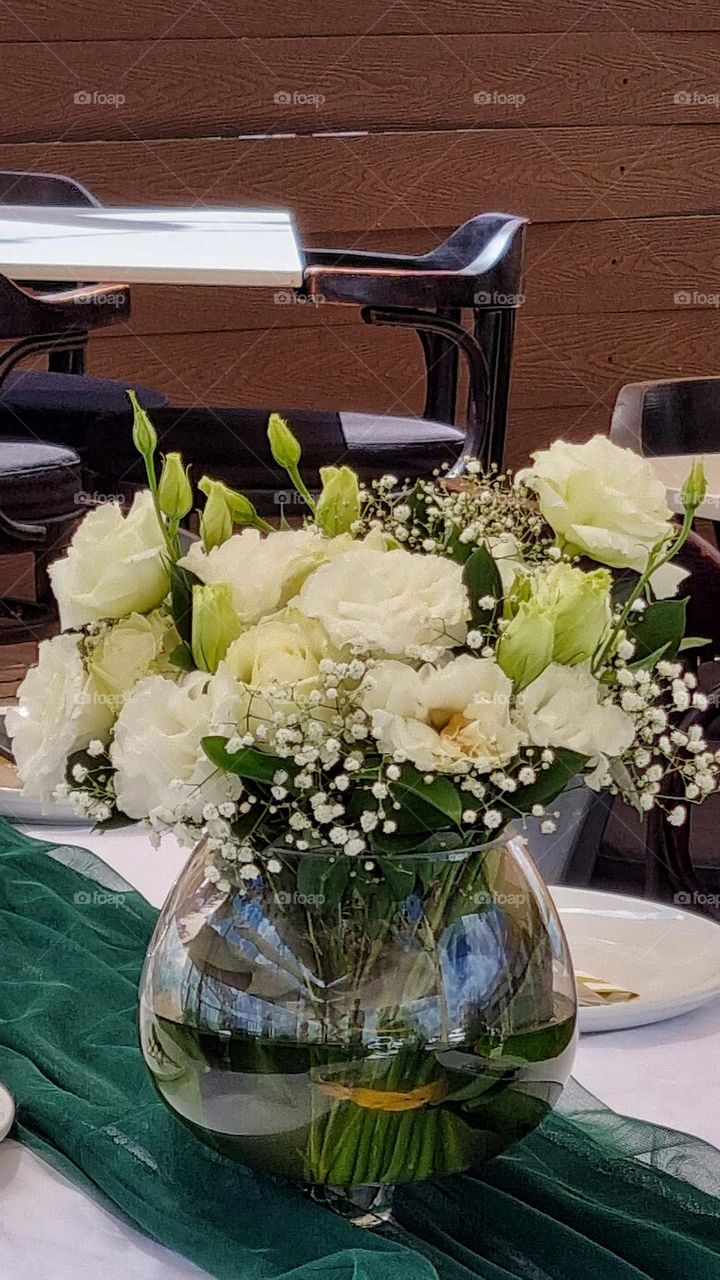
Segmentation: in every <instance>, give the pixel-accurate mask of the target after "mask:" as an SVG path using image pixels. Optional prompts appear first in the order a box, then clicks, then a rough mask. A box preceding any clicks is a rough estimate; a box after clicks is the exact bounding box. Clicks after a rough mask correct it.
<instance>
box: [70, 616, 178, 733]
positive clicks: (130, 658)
mask: <svg viewBox="0 0 720 1280" xmlns="http://www.w3.org/2000/svg"><path fill="white" fill-rule="evenodd" d="M179 643H180V637H179V635H178V633H177V631H176V630H175V626H174V623H173V620H172V618H171V616H170V615H169V614H168V613H165V611H164V610H162V609H153V610H152V612H151V613H147V614H145V613H131V614H130V615H129V617H127V618H121V619H120V620H119V621H118V622H116V623H114V624H113V625H112V626H111V627H108V629H107V630H106V631H104V632H103V634H101V635H100V636H99V637H98V638H97V639H96V640H90V642H89V658H88V669H89V671H90V674H91V675H92V677H93V679H94V681H95V684H96V686H97V688H98V689H99V690H100V691H101V692H102V693H104V694H105V695H107V698H108V700H109V702H110V704H111V705H114V706H115V708H116V709H117V710H119V708H120V707H121V706H122V703H123V701H124V699H125V697H126V696H127V694H128V693H129V692H130V690H131V689H132V688H133V686H134V685H136V684H137V682H138V680H141V679H142V677H143V676H147V675H150V674H152V673H153V672H161V673H163V674H165V675H170V676H172V675H178V676H179V674H180V672H179V669H178V668H174V669H173V668H172V667H171V664H170V661H169V654H170V653H171V652H172V650H173V649H174V648H175V646H176V645H178V644H179Z"/></svg>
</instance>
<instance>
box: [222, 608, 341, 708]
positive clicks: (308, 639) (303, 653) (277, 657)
mask: <svg viewBox="0 0 720 1280" xmlns="http://www.w3.org/2000/svg"><path fill="white" fill-rule="evenodd" d="M329 654H330V643H329V641H328V638H327V635H326V634H325V632H324V631H323V628H322V627H321V625H320V623H319V622H317V621H316V619H315V618H306V617H305V616H304V614H302V613H300V612H299V611H298V610H297V609H292V608H289V609H283V610H281V611H280V613H278V614H276V615H275V616H274V617H273V618H265V619H263V621H262V622H259V623H258V624H257V625H256V626H254V627H249V628H248V630H247V631H244V632H243V634H242V635H241V636H239V637H238V639H237V640H234V641H233V643H232V644H231V645H230V648H229V649H228V651H227V653H226V655H225V665H226V667H227V668H228V669H229V670H230V671H231V672H232V674H233V676H234V677H235V679H236V680H239V681H241V682H242V683H243V684H247V685H252V686H253V687H254V688H256V689H267V688H269V687H270V686H271V685H273V684H284V685H294V684H296V683H297V682H298V681H301V680H308V679H312V678H313V677H315V676H317V674H318V671H319V668H320V661H321V659H322V658H326V657H328V656H329Z"/></svg>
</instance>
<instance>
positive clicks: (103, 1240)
mask: <svg viewBox="0 0 720 1280" xmlns="http://www.w3.org/2000/svg"><path fill="white" fill-rule="evenodd" d="M26 830H27V832H28V834H29V835H36V836H38V838H41V839H47V840H52V841H54V842H56V843H58V844H62V843H65V844H77V845H81V846H84V847H85V848H89V849H92V850H93V852H95V853H96V854H97V855H98V856H99V857H102V858H103V860H104V861H105V862H107V863H108V864H109V865H110V866H111V867H113V868H114V869H115V870H116V871H118V872H119V873H120V875H122V876H124V878H125V879H126V880H128V881H129V882H130V883H131V884H133V885H134V886H135V887H136V888H137V889H139V890H140V892H141V893H143V894H144V895H145V896H146V897H147V898H148V899H149V901H150V902H152V903H153V904H154V905H156V906H160V905H161V903H162V901H163V899H164V897H165V895H166V893H167V891H168V889H169V887H170V884H171V883H172V880H173V879H174V878H175V876H176V875H177V874H178V872H179V871H180V868H181V867H182V865H183V863H184V861H185V858H186V856H187V854H186V852H184V851H183V850H181V849H179V848H178V846H177V845H176V844H175V843H174V842H173V841H172V840H167V841H166V842H164V844H163V846H162V847H161V849H160V850H159V851H156V850H153V849H152V848H151V846H150V845H149V843H148V842H147V840H146V838H145V836H144V835H143V834H142V833H139V832H137V831H134V830H133V829H132V828H126V829H121V830H118V831H111V832H107V833H106V834H105V835H103V836H97V835H93V834H92V833H90V832H89V831H88V829H87V828H85V827H83V828H77V829H76V828H68V827H62V828H60V827H58V828H51V827H47V828H39V827H34V828H30V827H28V828H26ZM573 1074H574V1075H575V1077H576V1079H577V1080H579V1082H580V1084H581V1085H583V1086H584V1087H585V1088H586V1089H589V1090H590V1092H591V1093H594V1094H595V1096H596V1097H598V1098H600V1099H601V1100H602V1101H603V1102H605V1103H606V1104H607V1105H608V1106H610V1107H612V1108H614V1109H615V1110H616V1111H619V1112H622V1113H624V1114H627V1115H632V1116H637V1117H639V1118H640V1119H643V1120H650V1121H653V1122H654V1123H656V1124H666V1125H669V1126H670V1127H672V1128H676V1129H681V1130H684V1131H685V1132H687V1133H691V1134H694V1135H695V1136H697V1137H699V1138H704V1139H705V1140H706V1141H707V1142H711V1143H712V1144H713V1145H714V1146H718V1147H720V1106H718V1098H719V1097H720V1000H716V1001H713V1002H712V1004H708V1005H706V1006H705V1007H704V1008H703V1009H698V1010H697V1011H696V1012H695V1013H688V1014H685V1015H684V1016H683V1017H680V1018H674V1019H672V1020H670V1021H668V1022H660V1023H656V1024H655V1025H654V1026H650V1027H640V1028H638V1029H637V1030H635V1031H616V1032H606V1033H605V1034H602V1035H594V1036H583V1037H581V1040H580V1047H579V1051H578V1057H577V1061H576V1064H575V1070H574V1072H573ZM0 1197H1V1198H2V1224H1V1225H0V1275H2V1276H15V1275H18V1276H19V1275H20V1274H22V1277H23V1280H98V1277H100V1276H102V1280H198V1277H205V1272H201V1271H199V1270H198V1269H197V1267H195V1266H193V1265H192V1264H191V1263H189V1262H186V1261H185V1260H184V1259H183V1258H180V1257H178V1256H177V1255H176V1254H174V1253H171V1252H170V1251H169V1250H167V1249H164V1248H163V1247H162V1246H160V1245H157V1244H154V1243H153V1242H152V1241H150V1240H148V1239H147V1238H146V1237H145V1236H142V1235H140V1234H139V1232H137V1231H134V1230H133V1229H132V1228H130V1227H127V1226H125V1224H123V1223H121V1222H119V1221H117V1220H116V1219H115V1218H114V1217H112V1215H111V1214H109V1213H107V1212H106V1211H105V1210H104V1209H101V1208H99V1206H98V1205H96V1204H95V1203H94V1202H93V1201H92V1200H90V1198H89V1197H88V1196H86V1195H85V1193H84V1192H83V1191H80V1190H78V1189H77V1188H76V1187H74V1186H72V1185H71V1184H70V1183H69V1182H67V1181H66V1180H65V1179H64V1178H62V1177H60V1176H59V1175H58V1174H56V1173H54V1172H53V1171H52V1170H51V1169H50V1168H48V1166H47V1165H45V1164H44V1163H43V1162H42V1161H41V1160H39V1159H38V1158H37V1157H36V1156H34V1155H33V1154H32V1153H31V1152H29V1151H27V1150H26V1149H25V1148H24V1147H21V1146H20V1145H19V1144H18V1143H16V1142H13V1141H12V1140H11V1139H6V1140H5V1142H3V1143H2V1144H0ZM39 1205H41V1206H42V1212H38V1206H39Z"/></svg>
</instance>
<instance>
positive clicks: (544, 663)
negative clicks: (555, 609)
mask: <svg viewBox="0 0 720 1280" xmlns="http://www.w3.org/2000/svg"><path fill="white" fill-rule="evenodd" d="M554 640H555V628H554V626H553V624H552V620H551V619H550V618H548V617H546V616H545V614H544V613H543V611H542V609H541V608H540V607H539V606H538V605H537V604H535V603H534V602H533V601H532V600H531V601H523V602H522V603H521V604H520V606H519V608H518V611H517V613H516V614H515V617H514V618H513V619H512V621H511V622H510V623H509V625H508V626H507V627H506V628H505V630H504V631H503V632H502V634H501V636H500V639H499V641H498V647H497V660H498V662H499V664H500V666H501V667H502V669H503V671H504V672H505V675H506V676H509V677H510V679H511V680H512V682H513V684H514V685H515V688H516V689H524V688H525V686H526V685H528V684H531V683H532V681H533V680H536V679H537V677H538V676H540V675H542V673H543V671H544V670H545V668H546V667H548V666H549V665H550V663H551V662H552V660H553V644H554Z"/></svg>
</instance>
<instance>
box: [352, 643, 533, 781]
mask: <svg viewBox="0 0 720 1280" xmlns="http://www.w3.org/2000/svg"><path fill="white" fill-rule="evenodd" d="M511 694H512V682H511V681H510V680H509V679H508V678H507V676H506V675H505V674H504V672H503V671H502V670H501V669H500V667H499V666H498V664H497V663H496V662H495V661H494V659H492V658H472V657H470V656H469V655H468V654H462V655H461V656H460V657H459V658H455V659H453V660H452V661H450V662H448V663H447V665H446V666H444V667H432V666H425V667H422V668H421V669H420V670H419V671H415V670H414V669H413V668H412V667H409V666H406V665H405V663H402V662H396V661H392V660H391V661H387V662H378V663H377V664H376V666H374V667H373V668H372V672H371V674H370V676H369V677H368V680H367V682H366V687H365V690H364V691H363V693H362V695H361V699H362V705H363V707H364V708H365V710H366V711H368V712H369V713H370V716H371V719H372V730H373V735H374V736H375V738H376V739H377V742H378V745H379V747H380V749H381V751H383V752H384V753H385V754H387V755H392V753H393V752H395V751H401V752H402V753H403V754H404V755H405V756H406V757H407V759H408V760H410V761H412V763H413V764H414V765H416V766H417V768H418V769H420V770H422V771H423V772H425V771H428V772H431V771H432V772H434V771H439V772H443V773H463V772H467V771H468V770H469V769H471V768H472V769H474V770H476V771H480V772H483V771H484V772H490V771H491V770H493V769H497V768H499V767H502V765H504V764H507V762H508V761H509V760H510V759H512V757H513V756H514V755H515V753H516V751H517V750H518V747H519V746H520V744H521V743H522V742H523V741H524V735H523V731H522V729H521V728H520V727H519V726H518V725H516V724H513V722H512V720H511V717H510V697H511Z"/></svg>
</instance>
